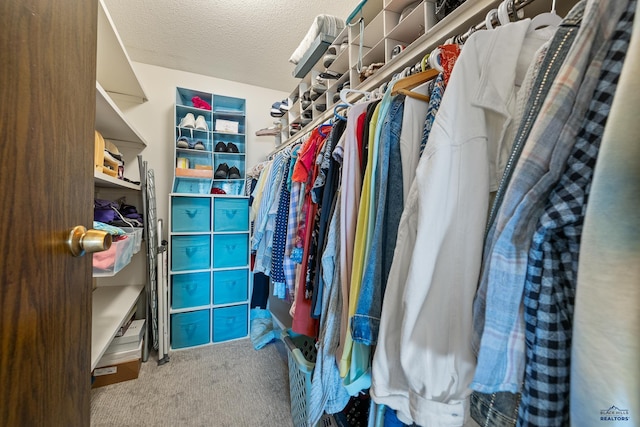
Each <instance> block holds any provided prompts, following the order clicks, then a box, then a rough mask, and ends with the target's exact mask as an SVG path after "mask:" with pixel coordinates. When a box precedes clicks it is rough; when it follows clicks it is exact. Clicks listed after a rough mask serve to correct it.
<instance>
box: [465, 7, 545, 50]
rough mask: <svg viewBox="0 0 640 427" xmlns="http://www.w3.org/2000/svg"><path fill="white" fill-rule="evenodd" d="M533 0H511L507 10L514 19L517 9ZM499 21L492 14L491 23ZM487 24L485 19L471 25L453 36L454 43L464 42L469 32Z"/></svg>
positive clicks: (495, 23)
mask: <svg viewBox="0 0 640 427" xmlns="http://www.w3.org/2000/svg"><path fill="white" fill-rule="evenodd" d="M534 1H535V0H513V1H511V2H509V3H508V5H507V10H508V12H509V15H511V16H513V17H514V18H515V19H517V18H518V15H517V14H516V12H517V11H519V10H520V9H522V8H524V7H525V6H527V5H529V4H531V3H533V2H534ZM499 23H500V22H499V21H498V17H497V16H494V17H493V18H492V19H491V24H492V25H497V24H499ZM486 26H487V24H486V21H482V22H481V23H479V24H477V25H474V26H473V27H471V28H469V30H467V32H465V33H464V34H460V35H458V36H456V37H454V38H453V41H454V42H455V43H458V44H464V42H466V41H467V39H468V38H469V36H471V34H473V33H475V32H476V31H478V30H482V29H483V28H486Z"/></svg>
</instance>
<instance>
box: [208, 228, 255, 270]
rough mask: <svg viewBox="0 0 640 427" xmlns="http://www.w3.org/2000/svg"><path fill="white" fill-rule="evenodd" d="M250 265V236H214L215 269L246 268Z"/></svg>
mask: <svg viewBox="0 0 640 427" xmlns="http://www.w3.org/2000/svg"><path fill="white" fill-rule="evenodd" d="M248 264H249V235H248V234H218V235H214V236H213V267H214V268H226V267H244V266H245V265H248Z"/></svg>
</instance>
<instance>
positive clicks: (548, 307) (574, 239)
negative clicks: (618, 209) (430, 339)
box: [518, 0, 637, 426]
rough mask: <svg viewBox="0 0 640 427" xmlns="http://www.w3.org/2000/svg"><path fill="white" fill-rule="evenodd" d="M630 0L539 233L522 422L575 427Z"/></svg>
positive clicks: (532, 260)
mask: <svg viewBox="0 0 640 427" xmlns="http://www.w3.org/2000/svg"><path fill="white" fill-rule="evenodd" d="M636 3H637V1H636V0H631V1H629V5H628V7H627V11H626V12H625V13H624V14H623V15H622V18H621V19H620V22H619V23H618V26H617V29H616V32H615V33H614V35H613V42H612V43H611V46H610V48H609V52H608V53H607V56H606V58H605V61H604V62H603V64H602V72H601V74H600V81H599V83H598V86H597V87H596V90H595V92H594V94H593V98H592V100H591V103H590V105H589V110H588V111H587V115H586V117H585V118H584V122H583V124H582V128H581V129H580V132H579V133H578V139H577V140H576V143H575V145H574V147H573V150H572V151H571V154H570V155H569V159H568V160H567V165H566V167H565V170H564V174H563V175H562V177H561V178H560V181H559V182H558V184H557V185H556V186H555V188H554V189H553V191H552V192H551V194H550V195H549V198H548V200H547V204H546V207H545V211H544V213H543V214H542V216H541V217H540V219H539V221H538V225H537V227H536V232H535V234H534V235H533V240H532V243H531V249H530V250H529V260H528V266H527V278H526V282H525V285H524V307H525V311H524V320H525V338H526V356H527V358H526V360H527V362H526V367H525V380H524V388H523V391H522V399H521V402H520V409H519V419H518V425H519V426H565V425H566V426H568V425H569V389H570V378H569V374H570V370H571V338H572V326H573V307H574V299H575V292H576V283H577V275H578V258H579V255H580V238H581V236H582V226H583V223H584V214H585V210H586V206H587V200H588V197H589V190H590V188H591V181H592V179H593V171H594V168H595V164H596V158H597V156H598V151H599V148H600V142H601V141H602V135H603V133H604V127H605V124H606V122H607V117H608V116H609V112H610V110H611V104H612V103H613V95H614V93H615V92H616V88H617V84H618V80H619V78H620V74H621V71H622V63H623V61H624V58H625V56H626V52H627V49H628V48H629V42H630V40H631V31H632V28H633V18H634V15H635V9H636Z"/></svg>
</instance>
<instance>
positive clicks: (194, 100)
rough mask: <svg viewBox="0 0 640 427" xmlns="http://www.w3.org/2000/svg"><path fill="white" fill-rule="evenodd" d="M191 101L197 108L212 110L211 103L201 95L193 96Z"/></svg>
mask: <svg viewBox="0 0 640 427" xmlns="http://www.w3.org/2000/svg"><path fill="white" fill-rule="evenodd" d="M191 102H192V103H193V106H194V107H196V108H201V109H203V110H211V105H209V103H208V102H207V101H205V100H204V99H202V98H200V97H199V96H194V97H193V98H191Z"/></svg>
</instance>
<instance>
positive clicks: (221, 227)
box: [213, 197, 249, 231]
mask: <svg viewBox="0 0 640 427" xmlns="http://www.w3.org/2000/svg"><path fill="white" fill-rule="evenodd" d="M213 203H214V211H213V212H214V213H213V231H247V230H248V229H249V199H231V198H222V197H216V198H215V200H214V202H213Z"/></svg>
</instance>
